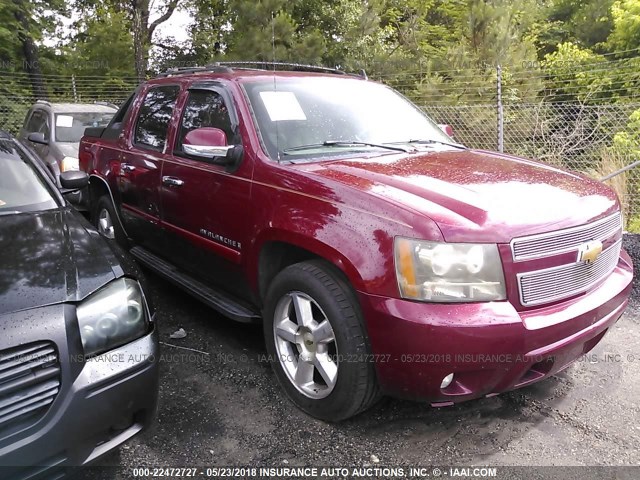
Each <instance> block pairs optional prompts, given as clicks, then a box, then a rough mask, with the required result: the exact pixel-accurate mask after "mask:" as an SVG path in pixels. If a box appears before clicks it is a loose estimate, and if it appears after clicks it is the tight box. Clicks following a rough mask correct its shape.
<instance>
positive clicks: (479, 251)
mask: <svg viewBox="0 0 640 480" xmlns="http://www.w3.org/2000/svg"><path fill="white" fill-rule="evenodd" d="M394 248H395V263H396V275H397V277H398V285H399V287H400V294H401V295H402V297H403V298H409V299H412V300H423V301H427V302H487V301H491V300H505V299H506V298H507V297H506V291H505V286H504V273H503V272H502V263H501V261H500V254H499V253H498V246H497V245H495V244H489V245H483V244H477V243H438V242H427V241H420V240H411V239H408V238H401V237H396V239H395V244H394Z"/></svg>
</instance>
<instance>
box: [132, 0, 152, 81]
mask: <svg viewBox="0 0 640 480" xmlns="http://www.w3.org/2000/svg"><path fill="white" fill-rule="evenodd" d="M148 38H149V0H137V1H135V2H134V7H133V51H134V57H135V62H136V77H137V78H138V82H143V81H144V80H145V78H146V75H147V66H148V65H147V63H148V61H149V47H150V45H149V43H148V42H147V39H148Z"/></svg>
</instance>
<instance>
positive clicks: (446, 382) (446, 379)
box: [440, 373, 453, 390]
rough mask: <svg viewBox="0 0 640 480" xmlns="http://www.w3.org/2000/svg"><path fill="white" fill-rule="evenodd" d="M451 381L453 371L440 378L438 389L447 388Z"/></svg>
mask: <svg viewBox="0 0 640 480" xmlns="http://www.w3.org/2000/svg"><path fill="white" fill-rule="evenodd" d="M451 382H453V373H450V374H449V375H447V376H446V377H444V378H443V379H442V383H441V384H440V389H441V390H443V389H445V388H447V387H448V386H449V385H451Z"/></svg>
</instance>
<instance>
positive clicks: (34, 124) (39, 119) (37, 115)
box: [27, 110, 49, 139]
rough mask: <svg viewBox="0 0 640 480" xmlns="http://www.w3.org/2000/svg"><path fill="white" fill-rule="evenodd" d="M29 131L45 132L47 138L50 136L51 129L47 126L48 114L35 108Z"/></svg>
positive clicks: (28, 126) (28, 127)
mask: <svg viewBox="0 0 640 480" xmlns="http://www.w3.org/2000/svg"><path fill="white" fill-rule="evenodd" d="M27 132H29V133H33V132H38V133H44V136H45V138H47V139H48V138H49V129H48V128H47V116H46V114H45V113H44V112H43V111H42V110H34V111H33V113H32V114H31V118H30V119H29V123H28V125H27Z"/></svg>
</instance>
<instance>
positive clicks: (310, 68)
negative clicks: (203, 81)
mask: <svg viewBox="0 0 640 480" xmlns="http://www.w3.org/2000/svg"><path fill="white" fill-rule="evenodd" d="M220 65H227V66H230V67H234V66H237V67H244V68H251V67H255V68H257V69H258V70H274V69H275V68H276V67H277V68H279V69H281V70H284V69H289V70H292V71H294V72H319V73H337V74H339V75H347V72H345V71H344V70H340V69H338V68H330V67H321V66H318V65H305V64H304V63H290V62H269V61H255V60H254V61H251V60H250V61H230V62H220Z"/></svg>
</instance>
